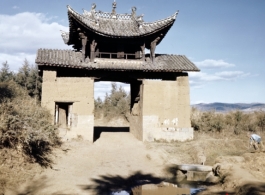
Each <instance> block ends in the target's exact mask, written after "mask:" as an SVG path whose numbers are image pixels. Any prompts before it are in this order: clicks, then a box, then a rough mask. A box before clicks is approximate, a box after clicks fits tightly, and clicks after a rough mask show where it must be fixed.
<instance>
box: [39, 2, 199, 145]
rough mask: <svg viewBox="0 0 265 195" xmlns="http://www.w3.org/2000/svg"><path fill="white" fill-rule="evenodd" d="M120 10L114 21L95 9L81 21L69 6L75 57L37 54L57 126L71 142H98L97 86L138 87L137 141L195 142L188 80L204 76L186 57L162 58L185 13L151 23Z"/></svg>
mask: <svg viewBox="0 0 265 195" xmlns="http://www.w3.org/2000/svg"><path fill="white" fill-rule="evenodd" d="M116 6H117V4H116V2H115V5H113V9H112V12H111V13H107V12H101V11H97V10H96V5H95V4H93V6H92V8H91V10H90V11H87V10H84V13H82V14H79V13H78V12H76V11H75V10H74V9H73V8H71V7H70V6H67V15H68V19H69V32H62V34H61V35H62V38H63V41H64V43H65V44H67V45H71V46H72V49H71V50H52V49H39V50H38V53H37V58H36V63H37V64H38V68H39V72H40V75H41V76H42V78H43V83H42V100H41V103H42V106H44V107H46V108H48V109H49V110H50V112H51V114H53V115H55V117H54V123H55V124H60V125H65V126H67V127H68V128H69V129H70V130H69V132H68V133H69V136H70V137H73V138H74V137H78V136H82V137H83V139H85V140H89V141H91V142H92V141H94V134H95V133H94V126H95V125H94V83H95V82H99V81H114V82H124V83H128V84H130V87H131V105H130V115H129V118H130V120H129V121H130V133H132V134H133V135H134V136H135V137H136V138H137V139H139V140H142V141H154V140H161V139H163V140H167V141H172V140H178V141H184V140H188V139H193V129H192V128H191V122H190V99H189V97H190V92H189V79H188V73H187V72H188V71H200V70H199V69H198V68H197V67H196V66H195V65H194V64H193V63H192V62H191V61H190V60H189V59H188V58H187V57H186V56H184V55H168V54H156V53H155V50H156V47H157V46H158V45H159V44H160V43H161V41H162V40H163V39H164V38H165V36H166V34H167V33H168V31H169V29H170V28H171V26H172V25H173V24H174V22H175V20H176V17H177V14H178V12H176V13H174V14H173V15H171V16H169V17H167V18H165V19H162V20H158V21H155V22H144V20H143V15H139V16H137V14H136V8H135V7H133V8H132V12H131V13H130V14H117V13H116V11H115V9H116ZM146 49H148V50H149V51H150V53H149V54H148V53H145V52H146ZM54 102H56V106H54ZM68 102H72V107H71V105H70V104H71V103H68ZM69 106H70V107H69Z"/></svg>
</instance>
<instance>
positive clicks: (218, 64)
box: [194, 59, 235, 69]
mask: <svg viewBox="0 0 265 195" xmlns="http://www.w3.org/2000/svg"><path fill="white" fill-rule="evenodd" d="M194 63H195V64H196V65H197V66H198V67H199V68H206V69H215V68H229V67H234V66H235V65H234V64H231V63H228V62H225V61H224V60H212V59H206V60H203V61H201V62H194Z"/></svg>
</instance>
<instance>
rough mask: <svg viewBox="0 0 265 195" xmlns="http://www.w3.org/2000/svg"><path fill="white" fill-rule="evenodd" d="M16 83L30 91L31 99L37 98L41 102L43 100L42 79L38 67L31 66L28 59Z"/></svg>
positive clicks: (17, 75) (20, 70) (16, 78)
mask: <svg viewBox="0 0 265 195" xmlns="http://www.w3.org/2000/svg"><path fill="white" fill-rule="evenodd" d="M15 80H16V82H17V83H18V84H19V85H20V86H22V87H23V88H24V89H26V90H27V91H28V94H29V95H30V96H31V97H35V98H36V99H38V100H40V98H41V77H39V75H38V67H37V66H36V65H35V66H34V65H31V66H30V65H29V62H28V60H27V59H25V60H24V63H23V65H22V67H21V68H19V71H18V73H17V74H16V77H15Z"/></svg>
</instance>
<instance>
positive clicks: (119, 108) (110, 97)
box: [95, 83, 130, 120]
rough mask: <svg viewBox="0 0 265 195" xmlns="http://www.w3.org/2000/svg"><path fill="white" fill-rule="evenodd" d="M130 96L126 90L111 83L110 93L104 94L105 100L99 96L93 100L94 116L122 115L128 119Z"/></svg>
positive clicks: (111, 116) (112, 116)
mask: <svg viewBox="0 0 265 195" xmlns="http://www.w3.org/2000/svg"><path fill="white" fill-rule="evenodd" d="M129 111H130V96H129V94H127V93H126V91H125V90H124V89H123V88H122V87H119V88H118V86H117V84H116V83H112V84H111V93H110V94H106V96H105V100H104V101H102V100H101V99H100V98H97V99H96V100H95V117H96V118H98V117H100V116H103V117H105V118H107V119H109V120H110V119H112V118H115V117H124V118H125V119H126V120H129Z"/></svg>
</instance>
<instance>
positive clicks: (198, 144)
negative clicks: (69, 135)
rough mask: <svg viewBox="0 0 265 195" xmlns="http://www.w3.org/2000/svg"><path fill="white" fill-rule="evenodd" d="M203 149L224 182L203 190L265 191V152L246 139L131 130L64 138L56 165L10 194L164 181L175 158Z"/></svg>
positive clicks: (105, 190)
mask: <svg viewBox="0 0 265 195" xmlns="http://www.w3.org/2000/svg"><path fill="white" fill-rule="evenodd" d="M121 125H123V124H121ZM220 148H222V150H221V149H220ZM198 150H203V151H204V152H205V154H206V156H207V160H206V165H211V166H213V165H214V164H216V163H220V164H221V176H222V180H221V183H220V184H216V185H214V186H210V187H209V188H208V189H207V190H206V191H204V192H201V194H202V195H205V194H216V195H217V194H226V193H228V194H240V195H241V194H242V195H243V194H265V153H262V152H261V153H252V152H250V151H248V150H246V148H245V145H244V143H243V141H242V140H240V139H234V140H232V139H216V138H212V137H209V136H207V135H203V136H202V135H200V136H197V135H196V136H195V140H193V141H188V142H184V143H181V142H175V143H163V142H161V143H159V142H154V143H143V142H140V141H138V140H137V139H136V138H134V137H133V135H131V134H130V133H129V132H116V133H115V132H102V133H101V134H100V138H99V139H98V140H97V141H96V142H94V143H88V142H85V141H82V140H70V141H66V142H64V144H63V145H62V147H61V148H57V149H55V150H54V152H53V155H52V158H53V162H54V163H53V165H52V167H50V168H48V169H42V171H39V172H38V173H36V175H35V176H34V178H33V179H32V180H30V181H26V182H25V183H24V185H22V186H21V187H20V188H17V189H11V190H10V189H9V190H7V191H6V192H5V195H17V194H20V195H26V194H27V195H33V194H38V195H50V194H57V195H59V194H61V195H62V194H64V195H66V194H68V195H70V194H72V195H74V194H76V195H87V194H100V195H103V194H110V192H111V191H119V190H126V189H129V188H130V187H131V186H134V185H137V181H138V182H139V181H141V182H142V183H145V182H147V181H152V182H154V183H158V182H160V181H161V180H167V179H170V178H172V177H173V176H174V174H175V173H173V172H172V169H170V167H172V166H174V165H175V164H189V163H197V162H196V151H198ZM170 170H171V171H170ZM253 190H255V193H253V192H254V191H253ZM250 191H251V193H250Z"/></svg>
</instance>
